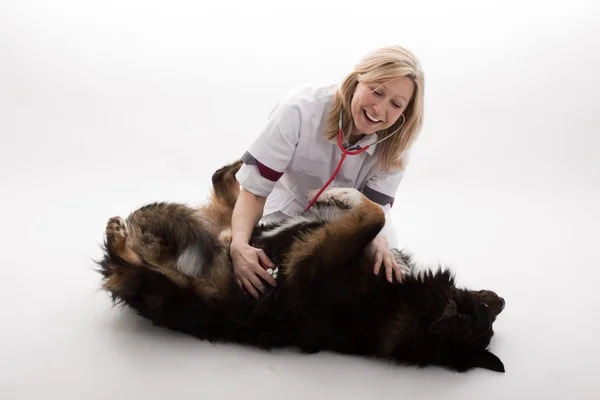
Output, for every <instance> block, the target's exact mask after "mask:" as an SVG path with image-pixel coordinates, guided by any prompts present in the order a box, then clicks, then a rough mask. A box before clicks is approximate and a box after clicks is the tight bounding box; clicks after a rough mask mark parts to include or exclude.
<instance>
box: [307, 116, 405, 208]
mask: <svg viewBox="0 0 600 400" xmlns="http://www.w3.org/2000/svg"><path fill="white" fill-rule="evenodd" d="M402 118H403V121H402V125H400V127H399V128H398V129H396V130H395V131H394V132H392V133H390V134H389V135H387V136H386V137H384V138H383V139H380V140H378V141H376V142H375V143H372V144H368V145H366V146H365V147H362V148H359V149H356V150H349V149H348V148H347V145H345V144H344V141H343V137H344V132H343V130H342V112H341V111H340V124H339V126H340V128H339V130H338V140H337V142H338V146H339V148H340V150H342V157H341V158H340V161H339V162H338V165H337V167H336V168H335V171H333V174H332V175H331V177H330V178H329V180H328V181H327V182H326V183H325V184H324V185H323V187H322V188H321V189H320V190H319V191H318V192H317V194H316V195H315V196H314V197H313V199H312V200H311V201H310V203H308V206H306V208H305V209H304V212H307V211H308V210H309V209H310V208H311V207H312V205H313V204H314V203H315V201H317V199H318V198H319V196H320V195H321V193H323V191H324V190H325V189H327V187H328V186H329V184H330V183H331V182H332V181H333V179H334V178H335V176H336V175H337V174H338V172H339V171H340V168H341V167H342V163H343V162H344V160H345V159H346V156H347V155H351V156H354V155H356V154H360V153H362V152H363V151H365V150H367V149H369V148H370V147H371V146H375V145H376V144H378V143H381V142H383V141H384V140H385V139H387V138H389V137H390V136H392V135H393V134H394V133H396V132H398V131H399V130H400V128H402V126H403V125H404V122H406V118H405V117H404V114H402Z"/></svg>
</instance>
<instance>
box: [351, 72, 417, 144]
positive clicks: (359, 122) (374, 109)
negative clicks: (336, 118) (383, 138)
mask: <svg viewBox="0 0 600 400" xmlns="http://www.w3.org/2000/svg"><path fill="white" fill-rule="evenodd" d="M414 89H415V88H414V84H413V82H412V80H411V79H410V78H408V77H400V78H395V79H392V80H389V81H386V82H380V83H379V82H374V83H363V82H359V83H358V85H357V86H356V90H355V92H354V96H353V97H352V103H351V106H350V107H351V110H352V118H353V119H354V126H355V128H354V132H353V134H354V135H360V134H367V135H369V134H372V133H375V132H377V131H381V130H383V129H386V128H389V127H390V126H392V125H393V124H394V123H395V122H396V121H397V120H398V118H400V116H401V115H402V112H403V111H404V110H405V109H406V106H407V105H408V103H409V101H410V99H411V98H412V95H413V93H414Z"/></svg>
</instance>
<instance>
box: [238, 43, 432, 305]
mask: <svg viewBox="0 0 600 400" xmlns="http://www.w3.org/2000/svg"><path fill="white" fill-rule="evenodd" d="M423 89H424V76H423V72H422V70H421V67H420V66H419V62H418V60H417V59H416V58H415V57H414V55H413V54H412V53H411V52H410V51H407V50H406V49H403V48H401V47H397V46H390V47H383V48H379V49H376V50H374V51H372V52H370V53H369V54H367V55H365V56H364V58H363V59H362V60H360V62H359V63H358V64H357V65H356V66H355V68H354V70H353V71H352V72H350V73H349V74H348V75H347V76H346V77H345V78H344V79H343V80H342V82H341V84H340V85H332V86H318V87H305V88H302V89H300V90H297V91H295V92H293V93H291V94H289V95H288V96H286V97H285V98H283V99H281V100H280V101H279V103H278V104H277V106H276V107H275V109H274V110H273V111H272V112H271V114H270V117H269V120H268V122H267V124H266V126H265V127H264V129H263V131H262V133H261V134H260V135H259V136H258V138H257V139H256V140H255V141H254V143H253V144H252V145H251V146H250V148H249V149H248V151H247V152H246V153H245V154H244V156H243V158H242V160H243V162H244V164H243V165H242V167H241V168H240V170H239V171H238V173H237V174H236V178H237V180H238V182H239V183H240V185H241V187H242V190H241V193H240V196H239V199H238V201H237V204H236V206H235V209H234V212H233V220H232V241H231V258H232V261H233V265H234V269H235V274H236V277H237V279H238V283H239V284H240V285H243V287H245V288H246V289H247V290H248V291H249V292H250V294H252V295H253V296H254V297H259V292H262V291H263V290H264V287H263V285H262V283H261V281H260V280H259V279H258V276H261V277H262V278H263V279H264V280H265V281H266V282H268V283H269V284H271V285H274V284H275V280H274V279H273V278H272V277H271V275H270V274H269V273H268V272H267V271H266V268H275V266H274V265H273V263H272V262H271V260H269V259H268V258H267V256H266V255H265V253H264V252H263V251H262V250H260V249H257V248H254V247H252V246H251V245H250V244H249V239H250V234H251V232H252V230H253V228H254V227H255V226H256V225H257V224H258V222H259V221H260V220H261V218H262V219H263V220H264V221H272V220H277V219H279V218H283V217H285V216H293V215H297V214H301V213H302V212H303V211H304V210H305V208H306V207H307V206H308V205H309V202H310V200H311V199H307V198H306V195H307V192H308V191H310V190H313V189H319V188H321V187H323V185H325V184H326V183H327V182H328V181H329V179H330V177H331V176H332V174H333V173H334V171H335V170H336V168H337V167H338V163H339V161H340V158H341V156H342V149H341V148H340V146H339V145H338V133H339V129H340V124H341V128H342V134H343V141H342V142H343V147H344V148H346V149H347V150H351V151H355V150H360V149H363V151H362V152H359V153H358V154H347V155H346V157H345V159H344V161H343V163H342V165H341V168H340V169H339V171H338V173H337V175H336V176H335V178H334V179H333V180H332V181H331V183H330V185H329V187H353V188H356V189H359V190H361V191H362V192H363V193H364V194H365V195H366V196H367V197H368V198H369V199H371V200H373V201H374V202H376V203H378V204H380V205H381V207H383V209H384V211H385V212H386V221H387V222H386V226H385V228H384V229H383V230H382V232H381V233H380V234H379V235H378V236H377V237H376V238H375V239H374V240H373V241H372V242H371V244H370V245H369V247H368V249H367V251H368V254H369V255H370V256H372V259H373V270H374V273H379V270H380V268H381V266H382V264H383V266H384V268H385V273H386V276H387V279H388V280H389V281H392V272H394V273H395V274H396V276H397V278H399V279H400V278H401V277H400V269H399V268H398V266H397V265H396V263H395V261H394V257H393V256H392V253H391V250H390V249H391V248H394V247H396V246H397V244H396V238H395V231H394V228H393V226H392V224H391V221H390V216H389V211H390V208H391V207H392V205H393V203H394V196H395V193H396V190H397V188H398V185H399V184H400V181H401V180H402V177H403V174H404V170H405V168H406V164H407V161H408V151H409V148H410V146H411V144H412V143H413V141H414V139H415V138H416V136H417V134H418V133H419V131H420V130H421V126H422V124H423ZM376 142H379V143H376ZM369 145H370V146H369ZM366 146H369V147H368V148H367V149H366V150H364V149H365V147H366ZM261 264H262V265H261Z"/></svg>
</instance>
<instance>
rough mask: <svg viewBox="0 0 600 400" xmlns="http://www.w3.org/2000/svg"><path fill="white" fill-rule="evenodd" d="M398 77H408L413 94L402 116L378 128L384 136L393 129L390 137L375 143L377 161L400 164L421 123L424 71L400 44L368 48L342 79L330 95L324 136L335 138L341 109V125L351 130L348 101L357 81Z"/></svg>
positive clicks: (385, 164)
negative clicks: (330, 100)
mask: <svg viewBox="0 0 600 400" xmlns="http://www.w3.org/2000/svg"><path fill="white" fill-rule="evenodd" d="M398 77H408V78H410V79H411V80H412V82H413V83H414V93H413V97H412V98H411V99H410V101H409V103H408V105H407V107H406V108H405V109H404V111H403V114H404V118H402V117H400V118H398V121H396V122H395V123H394V124H393V125H392V126H390V127H389V128H387V129H385V130H383V131H380V132H377V134H378V135H379V136H380V137H385V136H387V135H389V134H391V133H392V132H394V131H396V130H397V129H398V128H399V127H401V130H400V131H399V132H396V133H394V134H393V135H392V136H391V137H390V138H389V139H386V140H384V141H383V142H381V143H380V144H377V146H376V149H377V152H378V153H379V156H380V158H379V165H380V166H381V167H382V168H383V169H384V170H390V169H395V168H403V167H404V163H403V159H402V154H403V153H404V152H405V151H406V150H408V149H409V148H410V146H411V145H412V143H413V142H414V140H415V139H416V137H417V135H418V134H419V132H420V131H421V127H422V126H423V91H424V86H425V80H424V74H423V71H422V70H421V66H420V65H419V62H418V60H417V59H416V57H415V56H414V55H413V54H412V53H411V52H410V51H408V50H406V49H404V48H402V47H400V46H386V47H381V48H379V49H376V50H374V51H371V52H370V53H368V54H367V55H366V56H364V57H363V58H362V59H361V60H360V61H359V63H358V64H357V65H355V67H354V70H353V71H352V72H351V73H349V74H348V75H347V76H346V77H345V78H344V79H343V80H342V82H341V84H340V85H339V87H338V89H337V90H336V92H335V95H334V97H333V104H332V106H331V109H330V111H329V116H328V119H327V126H326V128H325V132H324V136H325V138H326V139H327V140H333V139H337V135H338V130H339V119H340V112H341V113H342V115H343V118H342V129H343V130H344V132H351V131H352V129H353V128H354V124H353V122H352V118H351V117H350V118H348V116H350V115H352V113H351V111H350V104H351V102H352V97H353V96H354V91H355V89H356V85H357V84H358V83H359V82H364V83H382V82H385V81H388V80H391V79H395V78H398Z"/></svg>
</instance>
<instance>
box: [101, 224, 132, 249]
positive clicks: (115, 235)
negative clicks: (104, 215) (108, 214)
mask: <svg viewBox="0 0 600 400" xmlns="http://www.w3.org/2000/svg"><path fill="white" fill-rule="evenodd" d="M128 235H129V232H128V231H127V224H126V223H125V220H124V219H123V218H121V217H112V218H110V219H109V220H108V223H107V224H106V238H107V239H108V242H109V243H110V244H111V245H112V246H118V245H121V244H124V243H125V240H126V239H127V236H128Z"/></svg>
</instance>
